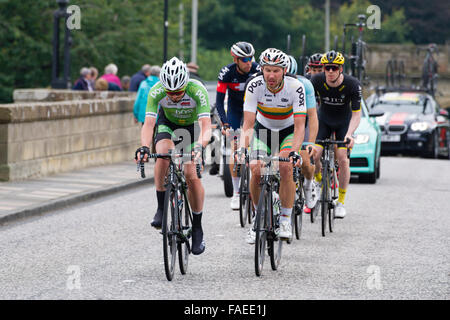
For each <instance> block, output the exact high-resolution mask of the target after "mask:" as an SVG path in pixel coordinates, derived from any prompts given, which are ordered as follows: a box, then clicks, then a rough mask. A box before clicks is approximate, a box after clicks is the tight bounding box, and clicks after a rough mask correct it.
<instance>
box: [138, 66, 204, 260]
mask: <svg viewBox="0 0 450 320" xmlns="http://www.w3.org/2000/svg"><path fill="white" fill-rule="evenodd" d="M159 78H160V82H158V83H156V84H155V85H154V86H153V87H152V89H151V90H150V92H149V94H148V102H147V109H146V117H145V122H144V125H143V127H142V131H141V144H142V146H143V148H145V150H148V151H147V152H148V153H150V150H149V148H150V146H151V145H152V140H153V133H154V130H156V135H155V145H156V152H157V153H167V152H168V150H169V149H174V148H176V149H177V150H180V151H181V152H183V153H186V152H191V151H192V152H194V154H195V156H196V157H197V158H198V157H201V158H202V160H203V154H204V149H205V147H206V145H207V144H208V142H209V140H210V138H211V119H210V104H209V98H208V93H207V91H206V88H205V87H204V86H203V85H202V84H201V82H199V81H198V80H194V79H189V71H188V69H187V67H186V65H185V64H184V63H183V62H182V61H180V60H179V59H178V58H177V57H173V58H172V59H170V60H169V61H167V62H166V63H165V64H164V65H163V66H162V68H161V73H160V77H159ZM158 105H159V111H158ZM197 121H198V124H199V126H200V132H198V130H195V128H194V123H195V122H197ZM155 128H156V129H155ZM197 134H198V137H196V135H197ZM180 137H181V138H182V140H181V141H178V140H179V138H180ZM147 152H145V153H147ZM139 156H140V155H139V154H138V159H139ZM146 159H147V155H145V156H144V160H146ZM168 167H169V160H165V159H157V161H156V164H155V168H154V177H155V186H156V196H157V199H158V209H157V211H156V214H155V217H154V219H153V222H152V226H153V227H155V228H157V229H159V228H161V224H162V214H163V209H164V195H165V189H164V178H165V175H166V172H167V169H168ZM184 173H185V177H186V182H187V184H188V198H189V203H190V205H191V208H192V213H193V223H192V253H193V254H201V253H202V252H203V251H204V250H205V243H204V241H203V230H202V226H201V219H202V210H203V204H204V198H205V190H204V188H203V185H202V183H201V180H200V179H199V178H198V177H197V173H196V166H195V163H194V162H187V163H185V165H184Z"/></svg>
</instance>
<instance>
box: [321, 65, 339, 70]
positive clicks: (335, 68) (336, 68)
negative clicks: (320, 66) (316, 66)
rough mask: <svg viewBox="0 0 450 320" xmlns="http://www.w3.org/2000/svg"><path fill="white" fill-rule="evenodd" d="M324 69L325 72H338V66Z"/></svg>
mask: <svg viewBox="0 0 450 320" xmlns="http://www.w3.org/2000/svg"><path fill="white" fill-rule="evenodd" d="M324 68H325V70H326V71H337V70H339V67H338V66H333V65H331V66H325V67H324Z"/></svg>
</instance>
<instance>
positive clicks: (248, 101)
mask: <svg viewBox="0 0 450 320" xmlns="http://www.w3.org/2000/svg"><path fill="white" fill-rule="evenodd" d="M256 91H257V90H256V89H255V88H252V89H249V86H247V87H246V88H245V95H244V106H243V109H244V122H243V124H242V132H241V139H240V146H239V147H240V148H246V149H247V148H248V146H249V145H250V142H251V139H252V137H253V127H254V125H255V120H256V110H257V106H258V99H257V94H256Z"/></svg>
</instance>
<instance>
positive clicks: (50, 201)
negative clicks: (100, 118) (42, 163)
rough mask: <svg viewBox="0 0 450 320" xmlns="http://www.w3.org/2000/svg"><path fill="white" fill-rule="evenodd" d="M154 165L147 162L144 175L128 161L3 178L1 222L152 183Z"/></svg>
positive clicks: (0, 194)
mask: <svg viewBox="0 0 450 320" xmlns="http://www.w3.org/2000/svg"><path fill="white" fill-rule="evenodd" d="M153 166H154V162H150V163H147V164H146V165H145V173H146V178H144V179H142V178H141V176H140V173H139V172H137V168H136V165H135V164H134V163H133V162H132V161H126V162H120V163H117V164H111V165H103V166H98V167H89V168H85V169H81V170H77V171H72V172H66V173H61V174H55V175H51V176H45V177H42V178H36V179H29V180H25V181H13V182H0V225H4V224H8V223H11V222H14V221H17V220H20V219H24V218H28V217H32V216H36V215H42V214H44V213H46V212H49V211H52V210H56V209H61V208H63V207H67V206H70V205H73V204H75V203H78V202H81V201H87V200H91V199H95V198H98V197H101V196H105V195H109V194H112V193H115V192H119V191H122V190H125V189H129V188H133V187H137V186H140V185H142V184H145V183H153V181H154V179H153Z"/></svg>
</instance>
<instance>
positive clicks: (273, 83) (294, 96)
mask: <svg viewBox="0 0 450 320" xmlns="http://www.w3.org/2000/svg"><path fill="white" fill-rule="evenodd" d="M287 61H288V57H287V55H286V54H285V53H283V52H282V51H281V50H278V49H274V48H269V49H267V50H265V51H264V52H263V53H262V54H261V56H260V65H261V68H262V74H261V75H257V76H256V77H254V78H253V79H252V80H251V81H249V82H248V84H247V86H246V89H245V98H244V123H243V128H242V131H243V132H242V133H241V139H240V152H239V153H240V154H242V153H243V152H244V150H246V149H247V148H248V146H249V145H250V142H251V141H252V139H253V141H252V146H251V149H252V153H263V154H272V155H276V154H278V155H279V156H280V157H292V158H293V159H297V160H298V159H299V158H300V157H299V155H298V151H299V150H300V148H301V146H302V142H303V139H304V134H305V118H306V103H305V88H304V86H303V84H302V83H301V82H300V81H299V80H298V79H297V78H295V77H292V76H287V75H286V68H287V66H288V62H287ZM255 123H256V124H255ZM254 133H255V137H254V138H253V134H254ZM238 157H239V155H238ZM241 159H242V158H241ZM295 165H296V166H300V160H298V161H296V163H295ZM261 166H262V163H261V161H257V160H252V161H251V163H250V170H251V173H252V174H251V176H252V177H251V181H250V193H251V196H252V199H253V205H254V206H255V207H256V205H257V203H258V201H259V195H260V192H261V188H260V185H259V183H260V178H261ZM292 168H293V167H292V163H290V162H284V163H283V162H280V163H279V170H280V179H281V181H280V192H279V193H280V200H281V218H280V233H279V237H280V238H281V239H289V238H291V236H292V229H291V213H292V206H293V203H294V197H295V184H294V182H293V180H292ZM247 242H248V243H254V231H253V228H251V229H250V231H249V238H248V239H247Z"/></svg>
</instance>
